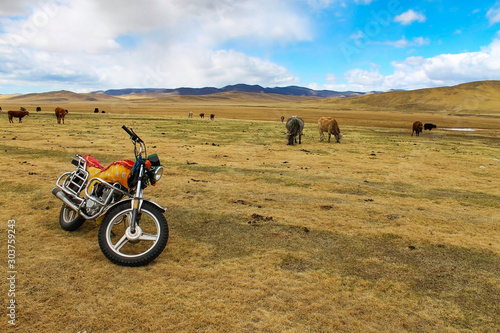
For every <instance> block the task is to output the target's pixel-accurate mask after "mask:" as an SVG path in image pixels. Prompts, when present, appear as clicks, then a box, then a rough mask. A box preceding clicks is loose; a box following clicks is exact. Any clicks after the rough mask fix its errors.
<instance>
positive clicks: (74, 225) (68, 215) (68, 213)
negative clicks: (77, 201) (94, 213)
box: [59, 204, 85, 231]
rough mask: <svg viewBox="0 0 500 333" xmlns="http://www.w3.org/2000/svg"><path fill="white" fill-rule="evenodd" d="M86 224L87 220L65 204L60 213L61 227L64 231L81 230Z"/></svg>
mask: <svg viewBox="0 0 500 333" xmlns="http://www.w3.org/2000/svg"><path fill="white" fill-rule="evenodd" d="M83 222H85V218H83V217H82V216H80V215H79V214H78V213H77V212H75V211H74V210H72V209H71V208H69V207H68V206H67V205H66V204H63V205H62V207H61V211H60V213H59V225H60V226H61V228H62V229H63V230H66V231H75V230H77V229H78V228H80V227H81V226H82V224H83Z"/></svg>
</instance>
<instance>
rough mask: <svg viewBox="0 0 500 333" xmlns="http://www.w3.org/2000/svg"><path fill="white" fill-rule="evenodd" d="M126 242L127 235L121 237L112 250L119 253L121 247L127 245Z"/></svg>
mask: <svg viewBox="0 0 500 333" xmlns="http://www.w3.org/2000/svg"><path fill="white" fill-rule="evenodd" d="M127 242H128V239H127V235H123V236H122V238H120V240H119V241H118V242H116V244H115V245H114V246H113V248H114V249H115V251H118V252H119V251H120V249H121V248H122V247H123V245H125V244H127Z"/></svg>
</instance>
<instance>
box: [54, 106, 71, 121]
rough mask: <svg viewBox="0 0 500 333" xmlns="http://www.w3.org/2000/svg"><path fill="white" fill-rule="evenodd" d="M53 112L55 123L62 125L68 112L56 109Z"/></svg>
mask: <svg viewBox="0 0 500 333" xmlns="http://www.w3.org/2000/svg"><path fill="white" fill-rule="evenodd" d="M55 111H56V117H57V123H58V124H61V121H62V123H63V124H64V117H66V114H67V113H68V110H65V109H63V108H60V107H57V108H56V110H55Z"/></svg>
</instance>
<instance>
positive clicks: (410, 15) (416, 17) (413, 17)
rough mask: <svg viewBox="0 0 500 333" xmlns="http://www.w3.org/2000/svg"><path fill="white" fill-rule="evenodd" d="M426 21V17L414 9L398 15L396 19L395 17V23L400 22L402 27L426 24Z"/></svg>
mask: <svg viewBox="0 0 500 333" xmlns="http://www.w3.org/2000/svg"><path fill="white" fill-rule="evenodd" d="M425 20H426V17H425V15H423V14H421V13H417V12H415V11H414V10H413V9H410V10H408V11H406V12H404V13H402V14H401V15H397V16H396V17H394V22H399V23H401V24H402V25H409V24H412V23H413V22H416V21H418V22H425Z"/></svg>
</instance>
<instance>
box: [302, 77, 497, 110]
mask: <svg viewBox="0 0 500 333" xmlns="http://www.w3.org/2000/svg"><path fill="white" fill-rule="evenodd" d="M301 103H307V104H308V105H316V106H322V107H330V108H335V109H352V110H367V111H368V110H370V111H377V110H385V111H410V112H412V111H413V112H417V111H418V112H448V113H456V114H463V115H467V114H484V115H498V116H500V81H477V82H469V83H464V84H459V85H456V86H452V87H439V88H428V89H418V90H411V91H392V92H385V93H380V94H373V95H365V96H360V97H353V98H345V99H334V98H328V99H322V100H317V101H307V102H301Z"/></svg>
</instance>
